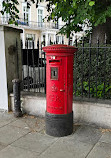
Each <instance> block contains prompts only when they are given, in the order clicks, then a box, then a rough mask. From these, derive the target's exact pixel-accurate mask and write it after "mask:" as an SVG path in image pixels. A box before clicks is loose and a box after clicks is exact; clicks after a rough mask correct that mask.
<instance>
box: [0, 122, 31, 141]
mask: <svg viewBox="0 0 111 158" xmlns="http://www.w3.org/2000/svg"><path fill="white" fill-rule="evenodd" d="M27 133H28V131H27V130H23V129H21V128H18V127H12V126H10V125H7V126H4V127H2V128H0V142H1V143H4V144H10V143H12V142H14V141H15V140H17V139H19V138H20V137H22V136H24V135H26V134H27Z"/></svg>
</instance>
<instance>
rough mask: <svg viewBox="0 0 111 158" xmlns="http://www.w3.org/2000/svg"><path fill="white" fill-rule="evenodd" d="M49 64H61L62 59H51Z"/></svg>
mask: <svg viewBox="0 0 111 158" xmlns="http://www.w3.org/2000/svg"><path fill="white" fill-rule="evenodd" d="M49 64H56V65H60V64H61V60H57V59H53V60H52V59H49Z"/></svg>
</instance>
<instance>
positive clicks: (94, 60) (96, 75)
mask: <svg viewBox="0 0 111 158" xmlns="http://www.w3.org/2000/svg"><path fill="white" fill-rule="evenodd" d="M76 46H78V52H76V54H75V58H74V96H75V97H76V96H77V97H82V98H83V97H87V98H97V99H101V98H102V99H111V45H108V44H107V41H106V40H105V43H104V44H99V39H98V40H97V44H96V45H92V42H91V39H90V40H89V43H86V41H85V40H84V39H83V40H82V42H81V44H80V43H79V44H77V40H76Z"/></svg>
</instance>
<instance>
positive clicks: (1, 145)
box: [0, 142, 7, 150]
mask: <svg viewBox="0 0 111 158" xmlns="http://www.w3.org/2000/svg"><path fill="white" fill-rule="evenodd" d="M6 146H7V145H6V144H3V143H1V142H0V150H2V149H4V148H5V147H6Z"/></svg>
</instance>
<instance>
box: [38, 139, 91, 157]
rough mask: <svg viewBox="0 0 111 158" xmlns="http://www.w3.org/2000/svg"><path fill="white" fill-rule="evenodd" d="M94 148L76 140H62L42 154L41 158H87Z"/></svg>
mask: <svg viewBox="0 0 111 158" xmlns="http://www.w3.org/2000/svg"><path fill="white" fill-rule="evenodd" d="M92 148H93V145H92V144H86V143H83V142H80V141H77V140H76V139H75V140H74V139H73V141H68V140H67V141H66V140H65V139H64V138H62V139H59V140H58V141H57V142H56V143H54V144H53V145H52V146H51V147H50V148H48V149H47V150H46V151H45V152H44V153H42V154H41V155H40V158H52V157H53V158H85V157H86V155H87V154H88V153H89V152H90V150H91V149H92Z"/></svg>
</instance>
